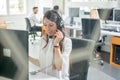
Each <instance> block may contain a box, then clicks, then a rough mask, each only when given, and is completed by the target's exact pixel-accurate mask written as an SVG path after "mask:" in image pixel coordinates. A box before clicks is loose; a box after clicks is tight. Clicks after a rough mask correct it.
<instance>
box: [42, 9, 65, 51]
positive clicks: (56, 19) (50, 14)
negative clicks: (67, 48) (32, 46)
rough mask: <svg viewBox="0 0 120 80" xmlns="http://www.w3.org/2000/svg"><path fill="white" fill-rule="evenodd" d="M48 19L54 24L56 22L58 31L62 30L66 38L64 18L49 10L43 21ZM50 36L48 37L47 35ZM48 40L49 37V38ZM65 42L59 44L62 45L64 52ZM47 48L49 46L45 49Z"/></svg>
mask: <svg viewBox="0 0 120 80" xmlns="http://www.w3.org/2000/svg"><path fill="white" fill-rule="evenodd" d="M45 18H47V19H49V20H50V21H52V22H55V23H56V25H57V29H58V30H60V31H61V32H62V33H63V35H64V37H65V33H64V24H63V20H62V17H61V16H60V15H59V14H58V13H57V12H56V11H55V10H49V11H47V12H46V13H45V14H44V17H43V20H44V19H45ZM47 36H48V35H47ZM47 38H48V37H47ZM63 40H64V38H63ZM63 40H62V41H61V42H60V43H59V44H60V50H61V51H63ZM46 42H47V43H48V39H47V40H46ZM46 46H47V44H46V45H45V47H46Z"/></svg>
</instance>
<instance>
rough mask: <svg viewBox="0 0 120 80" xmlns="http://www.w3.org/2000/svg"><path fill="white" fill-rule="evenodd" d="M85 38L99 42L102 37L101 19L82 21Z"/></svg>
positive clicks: (84, 19)
mask: <svg viewBox="0 0 120 80" xmlns="http://www.w3.org/2000/svg"><path fill="white" fill-rule="evenodd" d="M82 32H83V38H85V39H91V40H94V41H96V42H97V41H98V40H99V37H100V20H99V19H90V18H83V19H82Z"/></svg>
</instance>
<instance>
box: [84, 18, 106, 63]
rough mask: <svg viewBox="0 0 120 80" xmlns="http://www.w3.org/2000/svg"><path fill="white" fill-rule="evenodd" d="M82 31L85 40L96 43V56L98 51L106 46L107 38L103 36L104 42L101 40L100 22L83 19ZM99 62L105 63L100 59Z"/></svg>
mask: <svg viewBox="0 0 120 80" xmlns="http://www.w3.org/2000/svg"><path fill="white" fill-rule="evenodd" d="M82 30H83V38H85V39H91V40H93V41H95V43H96V46H95V48H94V54H96V53H97V52H98V51H97V50H98V49H100V47H101V46H103V45H104V41H105V37H106V36H102V40H101V41H99V39H100V30H101V29H100V20H99V19H89V18H83V19H82ZM98 60H100V64H103V61H102V60H101V58H100V57H99V58H98Z"/></svg>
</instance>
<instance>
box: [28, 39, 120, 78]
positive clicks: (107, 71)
mask: <svg viewBox="0 0 120 80" xmlns="http://www.w3.org/2000/svg"><path fill="white" fill-rule="evenodd" d="M36 42H37V40H36V41H35V42H34V43H31V42H29V54H30V55H31V56H33V57H38V51H37V49H38V44H36ZM35 53H37V54H35ZM109 57H110V53H107V52H101V58H102V60H103V61H104V65H103V66H101V65H100V64H98V63H96V62H95V66H94V65H92V66H91V65H90V67H89V70H88V75H87V80H98V79H99V80H118V79H120V77H119V75H120V68H116V67H114V66H112V65H110V64H109ZM98 66H99V67H98ZM116 71H117V73H116ZM73 80H74V79H73ZM77 80H80V79H77Z"/></svg>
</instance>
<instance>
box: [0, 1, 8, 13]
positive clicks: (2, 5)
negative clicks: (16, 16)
mask: <svg viewBox="0 0 120 80" xmlns="http://www.w3.org/2000/svg"><path fill="white" fill-rule="evenodd" d="M6 3H7V2H6V0H0V15H6V14H7V5H6Z"/></svg>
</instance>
